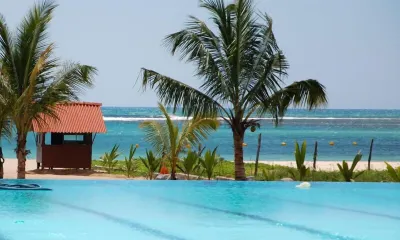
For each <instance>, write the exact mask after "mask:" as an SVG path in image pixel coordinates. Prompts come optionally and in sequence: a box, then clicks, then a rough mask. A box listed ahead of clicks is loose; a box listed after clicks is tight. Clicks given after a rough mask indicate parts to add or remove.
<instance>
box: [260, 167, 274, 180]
mask: <svg viewBox="0 0 400 240" xmlns="http://www.w3.org/2000/svg"><path fill="white" fill-rule="evenodd" d="M261 180H263V181H274V180H275V170H273V169H272V170H266V169H263V170H262V176H261Z"/></svg>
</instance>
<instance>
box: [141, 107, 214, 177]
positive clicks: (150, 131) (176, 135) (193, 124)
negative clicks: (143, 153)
mask: <svg viewBox="0 0 400 240" xmlns="http://www.w3.org/2000/svg"><path fill="white" fill-rule="evenodd" d="M158 106H159V108H160V110H161V112H162V114H163V115H164V117H165V119H166V120H165V123H160V122H159V121H145V122H143V123H141V124H140V127H141V128H143V129H144V131H145V140H146V141H148V142H149V143H150V144H151V145H152V147H153V149H154V151H155V153H156V154H157V155H158V156H162V157H163V160H165V159H166V160H169V162H170V164H171V179H172V180H175V179H176V177H175V173H176V164H177V162H178V160H179V154H181V153H182V152H183V151H184V150H185V148H187V147H188V146H189V147H190V146H195V145H197V144H199V143H200V142H201V141H202V140H204V139H206V138H207V136H208V135H209V134H210V132H211V131H215V130H216V129H217V128H218V126H219V122H218V120H216V119H211V118H193V119H191V120H187V121H185V122H184V123H183V126H182V127H181V128H179V126H178V125H177V124H175V123H174V122H173V121H172V120H171V117H170V116H169V114H168V112H167V110H166V109H165V107H164V106H163V105H162V104H159V105H158Z"/></svg>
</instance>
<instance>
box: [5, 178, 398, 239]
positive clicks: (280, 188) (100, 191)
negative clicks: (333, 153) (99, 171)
mask: <svg viewBox="0 0 400 240" xmlns="http://www.w3.org/2000/svg"><path fill="white" fill-rule="evenodd" d="M3 182H7V183H15V182H16V181H3ZM29 182H32V181H29ZM34 182H35V183H38V184H41V185H42V186H45V187H50V188H53V189H54V190H53V191H50V192H39V191H4V190H3V191H1V190H0V239H1V240H20V239H30V240H33V239H38V240H39V239H40V240H46V239H77V240H81V239H82V240H83V239H85V240H86V239H98V240H100V239H177V240H184V239H185V240H186V239H188V240H189V239H296V240H303V239H304V240H305V239H307V240H310V239H338V240H344V239H350V240H355V239H377V240H380V239H385V240H391V239H396V240H398V239H399V236H400V184H389V183H312V187H311V189H309V190H305V189H296V188H295V185H296V184H297V183H284V182H200V181H189V182H188V181H61V180H60V181H45V180H43V181H34Z"/></svg>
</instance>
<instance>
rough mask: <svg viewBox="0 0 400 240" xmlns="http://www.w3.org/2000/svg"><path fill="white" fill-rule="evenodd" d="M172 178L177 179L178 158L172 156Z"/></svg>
mask: <svg viewBox="0 0 400 240" xmlns="http://www.w3.org/2000/svg"><path fill="white" fill-rule="evenodd" d="M171 180H176V158H175V157H173V158H172V166H171Z"/></svg>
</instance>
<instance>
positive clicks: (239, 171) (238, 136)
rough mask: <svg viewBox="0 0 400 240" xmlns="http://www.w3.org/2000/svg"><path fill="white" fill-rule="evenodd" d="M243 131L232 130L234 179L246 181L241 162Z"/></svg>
mask: <svg viewBox="0 0 400 240" xmlns="http://www.w3.org/2000/svg"><path fill="white" fill-rule="evenodd" d="M243 139H244V132H243V133H242V132H241V131H240V132H239V133H238V132H237V131H235V130H233V146H234V150H235V180H239V181H246V171H245V168H244V162H243Z"/></svg>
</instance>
